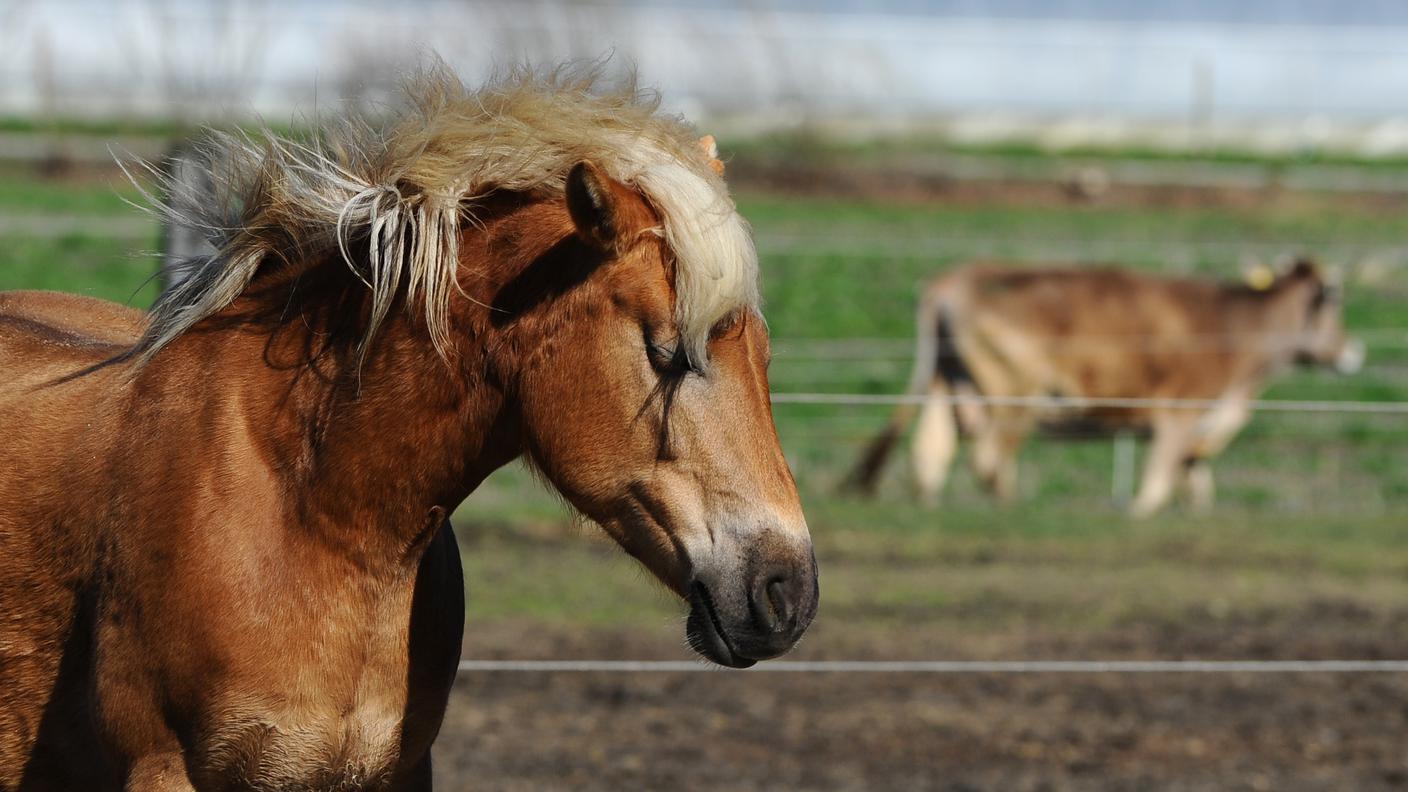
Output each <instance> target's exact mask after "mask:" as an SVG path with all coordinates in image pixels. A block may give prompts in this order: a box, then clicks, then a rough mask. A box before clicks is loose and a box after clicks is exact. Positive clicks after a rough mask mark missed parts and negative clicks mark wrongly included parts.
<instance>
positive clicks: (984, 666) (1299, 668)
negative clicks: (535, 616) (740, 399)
mask: <svg viewBox="0 0 1408 792" xmlns="http://www.w3.org/2000/svg"><path fill="white" fill-rule="evenodd" d="M459 673H461V674H472V673H537V674H550V673H615V674H621V673H625V674H638V673H669V674H681V673H683V674H693V673H747V674H760V673H761V674H1403V673H1408V660H792V661H789V660H775V661H771V662H765V663H759V664H758V665H755V666H753V667H752V668H748V669H730V668H723V667H721V666H716V665H712V664H707V663H705V662H703V661H701V660H461V661H460V664H459Z"/></svg>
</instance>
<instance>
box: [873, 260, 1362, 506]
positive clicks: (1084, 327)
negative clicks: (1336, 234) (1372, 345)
mask: <svg viewBox="0 0 1408 792" xmlns="http://www.w3.org/2000/svg"><path fill="white" fill-rule="evenodd" d="M1363 358H1364V347H1363V345H1362V344H1361V343H1360V342H1358V341H1355V340H1351V339H1348V338H1347V337H1346V336H1345V332H1344V327H1343V324H1342V321H1341V312H1340V302H1339V299H1338V290H1337V289H1336V288H1335V287H1334V286H1332V285H1331V284H1330V283H1329V282H1328V281H1327V279H1326V278H1325V277H1324V276H1323V275H1322V274H1321V271H1320V269H1319V268H1318V267H1317V266H1316V265H1315V264H1314V263H1312V262H1310V261H1308V260H1300V261H1297V262H1296V263H1295V264H1294V266H1292V267H1290V268H1289V269H1287V270H1286V271H1285V272H1284V273H1282V274H1280V275H1279V276H1275V275H1271V274H1269V273H1268V274H1267V277H1266V278H1265V280H1264V282H1262V283H1259V284H1257V285H1255V286H1253V285H1247V284H1240V283H1239V284H1227V283H1217V282H1212V281H1207V280H1198V279H1192V278H1162V277H1157V276H1153V275H1145V274H1139V273H1134V272H1129V271H1126V270H1121V269H1114V268H1092V267H1075V266H1063V267H1048V268H1040V269H1038V268H1030V267H1026V268H1023V267H1014V266H1006V265H1002V264H976V265H971V266H967V267H963V268H960V269H958V270H956V271H953V272H951V273H948V274H946V275H944V276H942V277H940V278H937V279H935V280H934V281H932V282H931V283H930V284H929V286H928V287H927V288H926V289H925V290H924V294H923V296H922V298H921V300H920V303H919V309H918V346H917V352H916V358H915V364H914V373H913V376H912V379H911V382H910V387H909V392H910V393H911V394H912V395H922V394H928V395H930V396H933V397H935V401H932V402H929V403H926V404H924V405H922V407H921V406H920V405H917V404H903V405H901V406H900V407H899V408H897V409H896V410H895V413H894V415H893V416H892V418H891V420H890V424H889V426H888V427H887V428H886V430H885V431H884V432H883V433H882V434H881V435H880V436H879V437H878V438H876V440H875V441H874V443H872V445H871V446H870V448H869V450H868V452H867V453H866V455H865V456H864V457H863V458H862V460H861V463H860V465H859V466H858V468H857V470H856V471H855V473H854V474H853V475H852V479H851V481H852V483H853V484H855V485H856V486H858V488H860V489H861V490H862V491H871V490H873V488H874V486H875V481H876V479H877V478H878V476H879V473H880V470H881V466H882V465H883V463H884V460H885V458H886V456H887V455H888V454H889V452H890V450H891V449H892V448H893V446H894V444H895V442H896V440H897V439H898V438H899V436H900V434H901V433H902V432H903V431H904V429H905V428H906V427H907V426H908V424H909V423H910V421H911V420H913V418H914V416H915V414H916V413H918V414H919V428H918V430H917V433H916V437H915V440H914V444H913V456H912V461H913V465H914V471H915V478H916V482H917V485H918V489H919V492H920V494H921V496H922V497H923V498H924V499H925V500H927V501H931V502H932V501H934V500H935V499H936V498H937V497H938V494H939V492H940V491H941V490H942V488H943V485H944V480H945V478H946V476H947V473H948V468H949V465H950V463H951V461H952V459H953V455H954V453H955V452H956V450H957V441H958V430H959V428H960V426H961V428H962V429H963V430H964V431H966V432H968V433H969V434H971V435H972V436H973V438H974V440H975V448H974V453H973V466H974V469H975V472H976V473H977V475H978V477H979V479H980V480H981V481H982V482H983V483H984V485H985V486H986V487H987V488H989V489H990V490H991V491H993V492H994V493H995V494H996V495H997V496H998V497H999V498H1002V499H1010V498H1011V497H1012V496H1013V494H1014V492H1015V485H1016V472H1017V471H1016V456H1017V451H1018V449H1019V448H1020V447H1021V444H1022V442H1023V440H1025V439H1026V437H1027V436H1028V435H1029V434H1030V433H1031V432H1032V431H1033V430H1034V429H1035V428H1037V427H1038V426H1040V425H1044V424H1053V423H1054V424H1059V423H1062V422H1069V421H1071V420H1072V419H1073V418H1074V419H1078V420H1082V421H1085V422H1093V423H1094V424H1095V425H1096V426H1098V427H1100V428H1102V429H1115V428H1130V429H1139V430H1146V429H1147V430H1149V431H1151V432H1152V435H1153V441H1152V447H1151V448H1150V451H1149V454H1148V461H1147V464H1146V465H1145V468H1144V476H1143V481H1142V483H1141V485H1140V489H1139V493H1138V495H1137V496H1136V498H1135V501H1134V503H1133V509H1132V510H1133V512H1134V513H1135V514H1136V515H1147V514H1150V513H1152V512H1154V511H1156V510H1158V509H1159V508H1160V507H1161V506H1163V505H1164V503H1165V502H1166V501H1167V500H1168V498H1169V497H1170V495H1171V494H1172V493H1173V491H1174V490H1175V488H1176V487H1177V486H1178V485H1179V484H1184V485H1186V486H1187V488H1188V492H1189V495H1190V498H1191V501H1192V503H1193V505H1194V507H1195V508H1199V509H1205V508H1207V507H1208V506H1210V505H1211V503H1212V498H1213V480H1212V472H1211V469H1210V468H1209V466H1208V460H1209V459H1211V458H1212V457H1213V456H1215V455H1217V454H1218V453H1219V452H1221V451H1222V449H1223V448H1225V447H1226V445H1227V444H1228V442H1230V441H1231V439H1232V438H1233V436H1235V435H1236V433H1237V432H1238V431H1239V430H1240V429H1241V428H1242V426H1244V425H1245V424H1246V422H1247V420H1248V418H1249V416H1250V409H1249V404H1248V403H1249V401H1250V400H1252V399H1255V398H1256V397H1257V395H1258V394H1259V393H1260V392H1261V391H1262V390H1263V388H1264V387H1265V385H1266V382H1267V380H1268V378H1269V377H1271V376H1272V375H1273V374H1275V373H1276V372H1278V371H1280V370H1281V369H1283V368H1285V367H1286V366H1288V365H1290V364H1292V363H1302V364H1319V365H1326V366H1333V367H1335V368H1337V369H1339V370H1340V371H1342V372H1346V373H1349V372H1353V371H1355V370H1357V369H1358V367H1359V366H1360V365H1361V364H1362V362H1363ZM975 396H982V397H997V398H999V399H1004V398H1005V399H1007V400H1008V401H1007V403H992V402H986V403H982V402H980V401H979V400H976V399H972V400H969V399H971V397H975ZM952 397H958V398H957V399H956V400H955V399H954V398H952ZM1014 397H1015V398H1014ZM1042 397H1078V398H1086V399H1096V400H1099V399H1107V400H1108V399H1126V398H1134V399H1180V400H1181V399H1194V400H1204V401H1209V402H1211V405H1206V406H1202V407H1198V408H1196V409H1194V408H1190V407H1189V406H1188V405H1181V406H1180V405H1143V404H1141V405H1136V406H1109V405H1108V404H1106V405H1103V406H1098V405H1097V406H1094V407H1091V408H1081V409H1080V410H1073V409H1072V408H1071V407H1070V406H1064V407H1059V408H1058V407H1055V406H1049V405H1043V404H1039V403H1036V404H1034V403H1033V400H1034V399H1035V400H1040V399H1041V398H1042ZM955 401H956V404H955V403H954V402H955ZM1014 402H1015V403H1014Z"/></svg>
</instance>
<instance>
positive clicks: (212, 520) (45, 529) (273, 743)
mask: <svg viewBox="0 0 1408 792" xmlns="http://www.w3.org/2000/svg"><path fill="white" fill-rule="evenodd" d="M406 97H407V102H406V103H405V104H406V106H405V108H404V109H402V110H400V111H398V114H397V115H394V116H392V117H391V118H389V119H375V120H372V119H367V118H364V117H358V116H354V115H352V114H350V113H349V114H347V116H346V117H344V118H343V119H341V120H340V121H333V122H330V123H329V124H328V125H327V126H326V127H325V128H324V129H323V130H322V132H321V134H320V135H318V136H315V137H314V138H312V139H311V140H307V139H299V140H294V139H288V138H285V137H280V136H278V135H275V134H272V133H267V132H266V133H264V134H262V135H252V136H251V135H245V136H240V135H222V134H219V133H212V136H211V138H210V140H209V141H208V142H207V143H206V144H205V146H204V148H203V152H204V155H205V157H204V160H205V161H206V162H208V163H209V167H210V175H211V179H210V186H209V190H210V192H209V194H208V195H205V196H203V200H201V201H195V202H182V203H181V205H182V206H197V207H201V214H200V215H198V216H196V217H181V218H178V222H182V223H186V224H189V225H191V226H193V227H198V228H202V229H205V232H206V233H207V234H208V237H209V239H210V241H211V244H212V246H213V249H214V250H215V251H216V252H215V253H214V254H212V255H210V256H209V257H206V258H204V259H201V260H199V261H196V262H192V264H191V266H190V268H189V273H188V275H187V276H186V277H185V278H184V279H182V280H181V281H180V282H179V283H178V284H176V285H175V286H174V287H173V288H172V289H171V290H169V291H168V292H166V293H165V294H163V295H162V296H161V297H159V298H158V300H157V302H156V303H155V304H154V305H153V307H152V309H151V310H150V311H149V312H147V313H143V312H139V311H136V310H131V309H128V308H124V307H122V306H118V305H114V304H110V303H106V302H102V301H98V300H95V299H89V298H85V297H80V296H74V295H66V294H54V293H37V292H16V293H5V294H0V372H3V373H4V376H3V381H0V425H3V426H4V427H5V432H4V435H3V437H0V470H3V471H4V473H3V474H0V789H3V790H6V791H7V792H9V791H11V790H49V789H66V790H71V789H98V790H119V789H121V790H143V791H145V792H152V791H155V792H175V791H176V790H231V789H249V790H274V789H279V790H286V789H301V790H333V789H337V790H348V789H359V790H361V789H368V790H370V789H377V790H382V789H386V790H424V789H429V788H430V786H431V774H430V746H431V743H432V742H433V741H434V739H435V737H436V734H437V731H438V730H439V727H440V723H441V721H442V718H443V715H444V712H445V709H446V706H447V699H448V696H449V691H450V687H451V685H452V683H453V679H454V677H455V673H456V670H457V665H458V660H459V656H460V645H461V639H462V630H463V626H464V599H463V598H464V588H463V581H462V573H461V569H460V558H459V553H458V550H457V548H456V546H455V539H454V535H453V534H452V533H451V531H450V529H449V526H448V522H447V515H448V514H449V513H450V512H452V511H453V510H454V508H455V507H456V506H457V505H458V504H459V503H461V502H462V501H463V500H465V498H466V497H468V496H469V495H470V493H471V492H473V491H474V489H475V488H476V487H477V486H478V485H479V484H480V482H482V481H483V480H484V478H485V477H486V476H488V475H489V474H490V473H491V472H492V471H493V470H495V469H497V468H499V467H501V466H503V465H504V464H506V463H508V462H509V461H511V460H514V459H516V458H520V457H523V458H526V459H527V461H528V462H529V463H530V464H531V465H532V466H533V467H534V468H536V470H537V471H538V472H539V473H541V476H542V478H543V479H544V480H545V481H546V482H548V483H550V485H551V486H552V487H553V488H555V489H556V490H557V492H559V493H560V494H561V495H562V496H563V497H564V498H565V500H566V501H567V502H568V503H570V505H571V506H572V507H573V508H575V509H576V510H577V511H579V512H580V513H581V514H583V515H585V516H586V517H587V518H589V519H590V520H592V521H594V522H595V523H597V524H599V525H600V526H601V527H602V528H603V529H604V531H605V533H606V534H608V535H609V536H610V537H611V538H612V539H613V540H615V542H616V543H617V544H619V546H620V547H621V548H622V549H623V550H624V552H626V553H628V554H629V555H631V556H633V557H634V558H636V559H638V560H639V561H640V562H641V563H642V564H643V565H644V566H645V567H646V568H647V569H649V570H650V572H651V573H653V574H654V576H655V577H657V578H658V579H659V580H660V581H661V582H662V583H663V584H664V586H666V587H667V588H668V589H669V590H671V591H672V592H674V594H676V595H677V596H678V597H679V598H680V599H681V600H682V601H683V602H684V603H685V604H686V605H687V607H688V618H687V620H686V624H685V632H686V637H687V640H688V642H689V644H690V645H691V646H692V647H693V648H694V649H696V650H697V651H698V652H699V654H700V655H701V656H702V657H703V658H706V659H707V660H710V661H713V662H714V663H718V664H720V665H723V666H728V667H734V668H745V667H748V666H750V665H752V664H753V663H755V662H757V661H759V660H765V659H769V658H773V657H776V656H778V655H780V654H782V653H784V652H785V651H787V650H789V649H790V648H791V647H792V646H793V645H794V644H795V643H796V641H797V640H798V638H799V637H800V636H801V635H802V633H803V632H804V631H805V630H806V629H807V626H808V625H809V624H810V622H811V621H812V619H813V617H814V615H815V613H816V609H817V602H818V591H819V590H818V584H817V579H818V578H817V568H816V561H815V556H814V554H813V552H812V545H811V539H810V536H809V534H808V529H807V524H806V520H805V517H804V515H803V513H802V509H801V506H800V501H799V498H798V494H797V488H796V483H795V481H794V479H793V477H792V474H791V472H790V471H789V469H788V466H787V463H786V460H785V459H784V457H783V453H782V451H781V449H780V446H779V443H778V438H777V432H776V428H775V426H774V423H773V419H772V413H771V405H770V400H769V389H768V380H767V364H768V359H769V354H770V353H769V347H768V336H767V331H766V327H765V325H764V322H763V318H762V315H761V314H760V313H759V304H758V285H757V256H756V252H755V250H754V247H753V244H752V241H751V237H750V235H749V232H748V229H747V226H746V224H745V222H744V221H743V219H742V218H741V217H740V216H739V214H738V212H737V209H736V208H735V205H734V203H733V201H732V199H731V198H730V196H729V193H728V189H727V186H726V184H725V182H724V180H723V179H722V177H721V175H720V172H721V169H722V168H721V165H720V164H719V162H718V160H717V157H716V152H715V151H714V147H713V146H712V142H711V141H710V140H708V139H704V140H703V141H702V142H701V141H700V140H699V139H697V138H696V137H695V134H694V133H693V132H692V130H691V128H690V127H689V125H688V124H686V123H685V122H684V121H683V120H681V119H679V118H676V117H674V116H670V115H667V114H665V113H663V112H662V111H660V109H659V107H658V98H657V96H656V95H655V94H653V93H650V92H646V91H642V90H639V89H637V88H636V87H635V85H634V84H633V83H631V82H629V81H625V82H622V83H619V84H617V83H614V82H611V81H608V80H606V79H605V78H604V77H602V76H601V73H600V70H599V69H597V68H594V67H564V68H561V69H557V70H553V71H541V70H539V71H533V70H528V69H515V70H512V71H509V72H507V73H503V74H500V75H498V76H496V77H494V78H492V79H490V80H489V81H488V82H486V83H485V84H484V85H483V86H482V87H479V88H475V89H471V88H468V87H466V86H465V85H464V84H463V83H462V82H461V81H460V80H459V79H458V78H456V77H455V76H454V75H453V74H451V73H450V72H449V71H448V70H447V69H445V68H444V67H432V68H429V69H427V70H424V71H423V72H422V73H420V74H419V75H417V76H413V77H411V78H409V79H408V82H407V93H406ZM169 187H170V188H171V189H179V186H178V185H170V186H169ZM203 189H204V188H203Z"/></svg>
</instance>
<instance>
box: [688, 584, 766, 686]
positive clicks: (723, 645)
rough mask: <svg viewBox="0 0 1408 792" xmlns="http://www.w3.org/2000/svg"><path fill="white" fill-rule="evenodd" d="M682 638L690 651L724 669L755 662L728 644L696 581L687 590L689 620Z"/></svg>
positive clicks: (709, 599)
mask: <svg viewBox="0 0 1408 792" xmlns="http://www.w3.org/2000/svg"><path fill="white" fill-rule="evenodd" d="M685 637H686V639H687V640H688V641H689V645H690V646H691V647H692V648H693V649H694V651H696V652H698V653H699V654H701V655H703V656H704V657H706V658H708V659H709V660H712V661H713V662H715V663H718V664H719V665H721V666H727V667H728V668H748V667H750V666H752V665H754V664H756V663H757V662H758V661H757V660H753V659H751V658H747V657H743V656H742V655H740V654H738V652H736V651H734V649H733V646H732V645H730V644H729V642H728V633H726V632H724V628H723V624H721V623H720V622H719V613H718V611H717V610H716V609H715V608H714V599H713V598H712V597H710V596H709V590H708V589H707V588H705V587H704V584H702V583H698V582H696V583H695V584H694V585H693V586H691V587H690V590H689V619H688V620H687V621H686V622H685Z"/></svg>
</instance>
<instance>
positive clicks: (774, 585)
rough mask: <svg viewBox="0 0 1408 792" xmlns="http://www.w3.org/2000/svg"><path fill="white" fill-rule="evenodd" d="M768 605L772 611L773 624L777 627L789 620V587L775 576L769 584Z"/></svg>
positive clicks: (774, 627)
mask: <svg viewBox="0 0 1408 792" xmlns="http://www.w3.org/2000/svg"><path fill="white" fill-rule="evenodd" d="M767 596H768V607H769V609H770V610H771V611H772V617H773V618H772V625H770V626H772V627H773V629H777V628H778V627H780V626H782V625H786V624H787V622H788V616H789V615H790V614H789V613H788V602H787V587H786V586H785V585H784V582H783V581H782V580H781V579H779V578H773V579H772V580H770V581H768V585H767Z"/></svg>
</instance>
